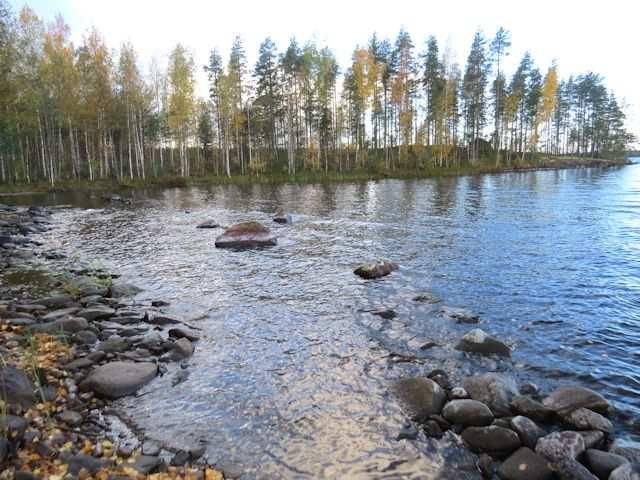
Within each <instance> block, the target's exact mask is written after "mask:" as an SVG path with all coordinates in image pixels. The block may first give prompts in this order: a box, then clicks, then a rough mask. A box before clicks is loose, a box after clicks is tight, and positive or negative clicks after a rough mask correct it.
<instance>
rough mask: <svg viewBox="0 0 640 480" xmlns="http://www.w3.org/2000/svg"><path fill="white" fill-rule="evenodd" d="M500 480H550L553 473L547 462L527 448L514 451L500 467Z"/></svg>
mask: <svg viewBox="0 0 640 480" xmlns="http://www.w3.org/2000/svg"><path fill="white" fill-rule="evenodd" d="M498 475H499V476H500V478H501V479H502V480H551V479H552V478H553V472H552V471H551V468H549V463H548V462H547V460H546V459H545V458H544V457H542V456H540V455H538V454H537V453H535V452H534V451H533V450H531V449H530V448H527V447H522V448H519V449H518V450H516V451H515V452H514V453H513V454H512V455H511V456H510V457H509V458H507V459H506V460H505V462H504V463H503V464H502V465H501V466H500V469H499V470H498Z"/></svg>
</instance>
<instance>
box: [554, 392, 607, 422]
mask: <svg viewBox="0 0 640 480" xmlns="http://www.w3.org/2000/svg"><path fill="white" fill-rule="evenodd" d="M542 404H543V405H544V406H545V407H547V408H549V409H550V410H553V411H554V412H556V413H558V414H560V415H567V414H569V413H571V412H573V411H574V410H577V409H579V408H583V407H584V408H588V409H589V410H593V411H595V412H599V413H604V412H606V411H607V409H608V408H609V402H607V400H606V399H605V398H604V397H603V396H602V395H600V394H599V393H597V392H594V391H593V390H591V389H589V388H585V387H580V386H577V385H566V386H562V387H559V388H557V389H556V390H554V391H553V392H552V393H551V394H550V395H549V396H548V397H546V398H545V399H544V400H543V401H542Z"/></svg>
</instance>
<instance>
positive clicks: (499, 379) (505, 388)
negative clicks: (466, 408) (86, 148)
mask: <svg viewBox="0 0 640 480" xmlns="http://www.w3.org/2000/svg"><path fill="white" fill-rule="evenodd" d="M462 385H463V387H464V388H465V390H466V391H467V392H468V393H469V395H470V396H471V398H472V399H473V400H478V401H479V402H482V403H484V404H485V405H487V406H488V407H489V408H490V409H491V411H492V412H493V414H494V415H495V416H497V417H507V416H510V415H511V408H510V405H511V400H512V399H513V397H514V396H515V395H516V394H517V392H518V388H517V386H516V383H515V381H514V380H513V378H511V377H509V376H506V375H502V374H499V373H485V374H483V375H475V376H472V377H465V378H463V379H462Z"/></svg>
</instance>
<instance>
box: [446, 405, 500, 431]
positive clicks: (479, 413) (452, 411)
mask: <svg viewBox="0 0 640 480" xmlns="http://www.w3.org/2000/svg"><path fill="white" fill-rule="evenodd" d="M442 416H443V417H444V418H446V419H447V420H448V421H449V422H451V423H454V424H457V425H462V426H465V427H471V426H477V427H482V426H486V425H490V424H491V422H492V421H493V413H491V410H489V407H487V406H486V405H485V404H484V403H482V402H478V401H477V400H452V401H450V402H448V403H447V404H446V405H445V406H444V408H443V410H442Z"/></svg>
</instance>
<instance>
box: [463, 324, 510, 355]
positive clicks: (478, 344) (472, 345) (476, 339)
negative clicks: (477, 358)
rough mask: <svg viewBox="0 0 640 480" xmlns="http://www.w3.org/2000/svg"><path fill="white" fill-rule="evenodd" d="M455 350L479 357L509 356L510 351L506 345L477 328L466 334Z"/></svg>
mask: <svg viewBox="0 0 640 480" xmlns="http://www.w3.org/2000/svg"><path fill="white" fill-rule="evenodd" d="M455 348H456V350H460V351H462V352H469V353H476V354H479V355H498V356H504V357H509V356H511V349H510V348H509V347H508V346H507V345H506V344H504V343H503V342H501V341H500V340H498V339H496V338H494V337H492V336H490V335H488V334H487V333H486V332H485V331H484V330H481V329H479V328H476V329H475V330H471V331H470V332H468V333H466V334H465V335H464V336H463V337H462V338H461V339H460V341H459V342H458V344H457V345H456V347H455Z"/></svg>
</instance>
